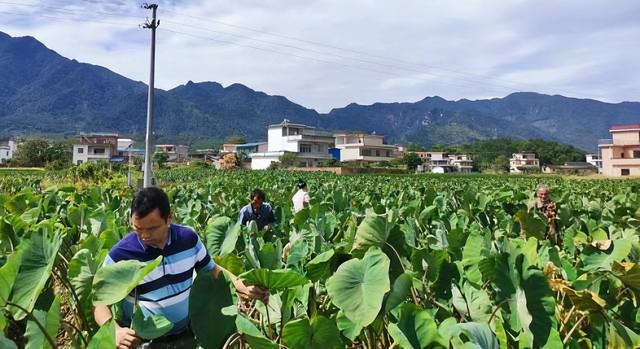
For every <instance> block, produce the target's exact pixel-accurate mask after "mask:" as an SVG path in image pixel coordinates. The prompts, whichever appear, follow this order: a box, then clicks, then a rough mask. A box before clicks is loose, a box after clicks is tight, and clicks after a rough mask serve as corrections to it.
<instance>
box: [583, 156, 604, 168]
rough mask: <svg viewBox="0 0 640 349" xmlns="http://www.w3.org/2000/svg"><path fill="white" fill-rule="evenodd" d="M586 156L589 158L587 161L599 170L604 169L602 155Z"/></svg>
mask: <svg viewBox="0 0 640 349" xmlns="http://www.w3.org/2000/svg"><path fill="white" fill-rule="evenodd" d="M585 156H586V158H587V161H586V162H587V163H590V164H591V165H593V166H595V167H597V168H598V172H601V171H602V158H601V157H600V154H586V155H585Z"/></svg>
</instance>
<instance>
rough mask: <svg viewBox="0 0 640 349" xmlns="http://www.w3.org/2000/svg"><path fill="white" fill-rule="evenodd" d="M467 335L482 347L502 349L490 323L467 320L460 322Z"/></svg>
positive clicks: (485, 348) (483, 348) (484, 348)
mask: <svg viewBox="0 0 640 349" xmlns="http://www.w3.org/2000/svg"><path fill="white" fill-rule="evenodd" d="M458 326H459V327H460V328H461V329H462V332H464V333H465V334H466V335H467V337H468V338H469V339H470V340H471V341H472V342H474V343H475V344H478V345H479V346H480V347H481V348H482V349H500V345H499V344H498V339H497V338H496V335H495V334H494V333H493V332H491V329H490V328H489V325H487V324H485V323H480V322H465V323H461V324H458Z"/></svg>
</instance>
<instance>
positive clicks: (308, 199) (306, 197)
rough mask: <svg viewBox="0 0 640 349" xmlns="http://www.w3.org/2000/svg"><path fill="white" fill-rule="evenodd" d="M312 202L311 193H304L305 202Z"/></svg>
mask: <svg viewBox="0 0 640 349" xmlns="http://www.w3.org/2000/svg"><path fill="white" fill-rule="evenodd" d="M310 200H311V197H310V196H309V193H304V198H303V201H304V202H309V201H310Z"/></svg>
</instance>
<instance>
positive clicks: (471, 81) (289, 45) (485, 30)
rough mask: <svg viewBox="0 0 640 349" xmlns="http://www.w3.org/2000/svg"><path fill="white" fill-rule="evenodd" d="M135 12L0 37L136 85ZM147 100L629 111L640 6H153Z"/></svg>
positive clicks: (44, 23) (102, 5)
mask: <svg viewBox="0 0 640 349" xmlns="http://www.w3.org/2000/svg"><path fill="white" fill-rule="evenodd" d="M140 4H141V2H138V1H134V0H131V1H124V0H120V1H98V0H67V1H61V0H54V1H51V0H50V1H46V2H45V1H36V0H24V1H23V0H9V1H1V0H0V23H2V24H1V25H0V31H3V32H6V33H8V34H10V35H12V36H24V35H30V36H33V37H35V38H37V39H38V40H40V41H42V42H43V43H44V44H45V45H47V46H48V47H49V48H51V49H53V50H55V51H57V52H58V53H60V54H61V55H63V56H65V57H68V58H75V59H77V60H79V61H81V62H87V63H92V64H98V65H102V66H105V67H107V68H109V69H111V70H113V71H115V72H117V73H120V74H122V75H124V76H127V77H129V78H131V79H134V80H140V81H147V80H148V56H149V36H150V34H149V31H148V30H144V29H140V28H139V24H141V23H142V22H144V20H145V18H146V17H147V16H149V15H150V11H147V10H143V9H140V7H139V5H140ZM158 4H159V9H158V17H159V18H160V20H161V25H160V28H159V29H158V44H157V45H158V46H157V47H158V51H157V63H156V87H159V88H163V89H170V88H173V87H176V86H178V85H181V84H184V83H186V82H187V81H189V80H192V81H196V82H198V81H217V82H220V83H222V84H223V85H225V86H227V85H229V84H232V83H242V84H245V85H247V86H249V87H251V88H253V89H256V90H260V91H264V92H266V93H268V94H275V95H283V96H286V97H287V98H289V99H291V100H292V101H294V102H296V103H299V104H302V105H304V106H306V107H309V108H314V109H316V110H318V111H320V112H327V111H329V110H330V109H331V108H336V107H342V106H345V105H347V104H349V103H351V102H355V103H359V104H371V103H375V102H413V101H417V100H420V99H422V98H424V97H426V96H433V95H439V96H441V97H444V98H447V99H460V98H468V99H480V98H492V97H503V96H505V95H507V94H509V93H512V92H516V91H535V92H541V93H547V94H562V95H565V96H572V97H578V98H594V99H598V100H602V101H608V102H620V101H639V100H640V98H639V96H640V20H639V19H640V1H637V0H620V1H605V0H602V1H590V0H580V1H578V0H573V1H570V0H567V1H558V0H553V1H552V0H537V1H521V0H509V1H506V0H505V1H497V0H495V1H486V0H484V1H481V0H459V1H444V0H443V1H431V0H429V1H427V0H422V1H418V0H401V1H384V2H382V1H374V0H351V1H344V0H326V1H325V0H323V1H298V0H295V1H294V0H286V1H284V0H283V1H276V0H274V1H257V0H250V1H245V0H237V1H220V0H215V1H196V0H189V1H177V0H174V1H159V2H158Z"/></svg>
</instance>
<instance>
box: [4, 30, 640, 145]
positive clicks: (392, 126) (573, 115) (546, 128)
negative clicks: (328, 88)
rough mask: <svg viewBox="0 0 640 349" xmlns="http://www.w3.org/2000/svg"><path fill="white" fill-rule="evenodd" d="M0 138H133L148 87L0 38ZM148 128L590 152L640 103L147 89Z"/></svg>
mask: <svg viewBox="0 0 640 349" xmlns="http://www.w3.org/2000/svg"><path fill="white" fill-rule="evenodd" d="M0 80H2V83H1V84H0V124H1V125H3V126H2V127H0V137H7V136H15V135H28V134H46V135H51V136H61V135H72V134H75V133H77V132H81V131H84V132H104V131H111V132H119V133H122V134H129V135H131V134H142V133H144V130H145V118H146V104H147V86H146V85H145V84H144V83H142V82H138V81H133V80H131V79H128V78H126V77H124V76H121V75H119V74H117V73H114V72H112V71H110V70H108V69H106V68H104V67H100V66H96V65H91V64H86V63H79V62H77V61H75V60H70V59H67V58H65V57H62V56H60V55H58V54H57V53H56V52H54V51H52V50H50V49H48V48H46V47H45V46H44V45H43V44H42V43H40V42H38V41H37V40H36V39H34V38H32V37H20V38H12V37H10V36H8V35H6V34H4V33H1V32H0ZM155 103H156V104H155V118H154V129H155V132H156V134H158V135H159V136H160V137H161V138H171V137H175V136H182V137H183V138H184V136H188V137H190V136H192V137H210V138H215V139H224V138H226V137H227V136H229V135H232V134H242V135H245V136H246V138H247V139H249V140H264V139H266V127H267V126H268V125H269V124H273V123H278V122H280V121H282V120H283V119H285V118H286V119H289V120H291V121H294V122H301V123H304V124H307V125H312V126H317V127H322V128H325V129H329V130H361V131H367V132H372V131H375V132H377V133H378V134H384V135H385V136H386V137H387V141H388V142H392V143H419V144H423V145H425V146H429V145H433V144H460V143H469V142H473V141H475V140H479V139H487V138H492V137H496V136H498V137H512V138H515V139H527V138H544V139H548V140H555V141H559V142H563V143H568V144H572V145H575V146H577V147H580V148H583V149H586V150H594V149H595V147H596V144H597V139H598V138H607V137H609V133H608V129H609V127H610V126H611V125H613V124H620V123H636V122H640V103H638V102H623V103H617V104H611V103H604V102H600V101H596V100H590V99H576V98H568V97H563V96H558V95H554V96H549V95H544V94H538V93H531V92H518V93H513V94H510V95H508V96H506V97H504V98H493V99H488V100H476V101H471V100H467V99H461V100H458V101H448V100H445V99H443V98H440V97H437V96H435V97H426V98H424V99H423V100H420V101H417V102H415V103H375V104H372V105H368V106H364V105H358V104H355V103H352V104H349V105H347V106H345V107H343V108H336V109H333V110H331V111H330V112H329V113H327V114H319V113H318V112H316V111H315V110H312V109H308V108H305V107H303V106H300V105H298V104H295V103H293V102H291V101H289V100H288V99H286V98H285V97H283V96H271V95H268V94H265V93H263V92H257V91H254V90H252V89H251V88H249V87H247V86H244V85H241V84H232V85H230V86H227V87H223V86H222V85H220V84H219V83H216V82H202V83H194V82H191V81H189V82H187V83H186V84H185V85H181V86H178V87H175V88H173V89H171V90H168V91H164V90H160V89H157V90H156V99H155Z"/></svg>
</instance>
